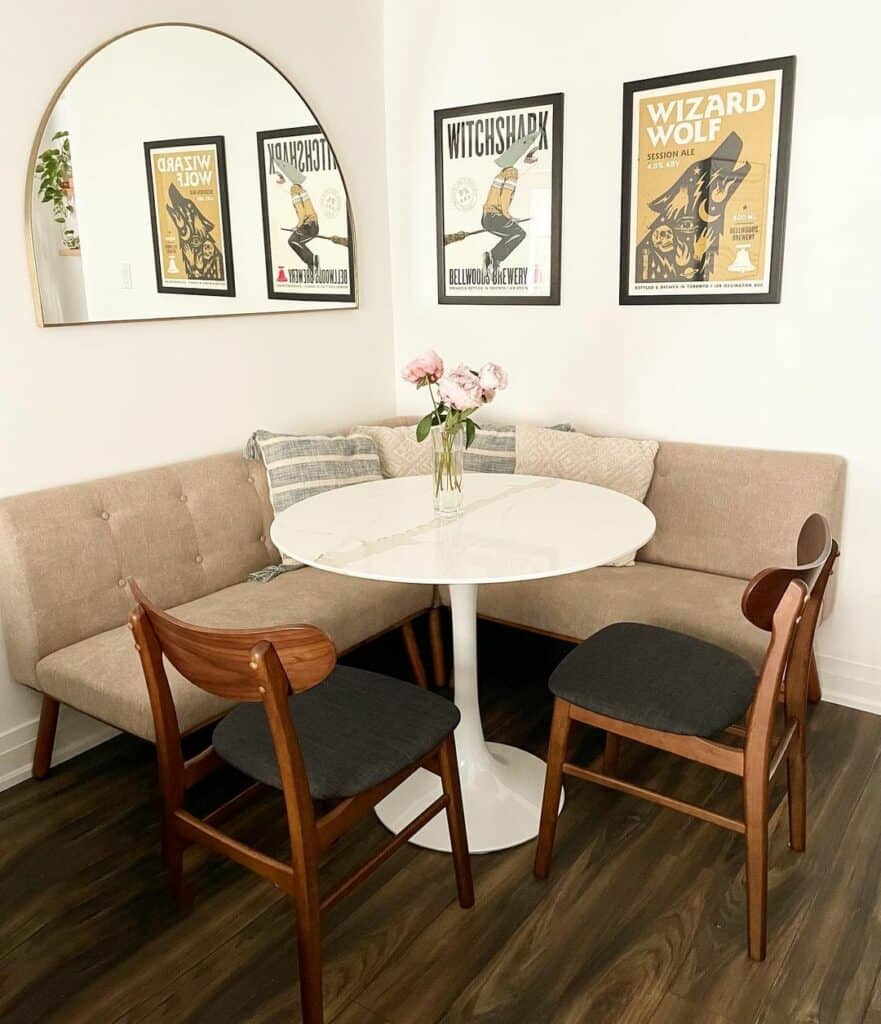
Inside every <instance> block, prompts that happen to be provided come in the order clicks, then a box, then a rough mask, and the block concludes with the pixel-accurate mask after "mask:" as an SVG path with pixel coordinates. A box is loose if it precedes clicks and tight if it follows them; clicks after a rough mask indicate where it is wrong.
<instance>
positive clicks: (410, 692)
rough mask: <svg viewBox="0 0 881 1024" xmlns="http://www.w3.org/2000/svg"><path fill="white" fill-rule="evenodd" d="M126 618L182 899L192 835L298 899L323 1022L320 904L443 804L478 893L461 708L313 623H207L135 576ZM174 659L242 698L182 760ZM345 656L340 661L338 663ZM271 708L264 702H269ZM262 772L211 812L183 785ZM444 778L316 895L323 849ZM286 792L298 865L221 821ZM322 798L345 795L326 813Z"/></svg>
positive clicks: (317, 1022) (309, 996)
mask: <svg viewBox="0 0 881 1024" xmlns="http://www.w3.org/2000/svg"><path fill="white" fill-rule="evenodd" d="M130 586H131V591H132V594H133V595H134V599H135V601H136V602H137V607H136V608H135V610H134V611H133V612H132V614H131V618H130V625H131V628H132V631H133V632H134V636H135V647H136V649H137V651H138V653H139V655H140V658H141V665H142V666H143V670H144V676H145V679H146V682H147V689H148V691H149V694H150V704H151V707H152V711H153V719H154V723H155V730H156V746H157V752H158V759H159V780H160V787H161V794H162V849H163V854H164V858H165V861H166V865H167V868H168V871H169V875H170V879H171V885H172V889H173V891H174V895H175V897H176V899H177V901H178V904H179V905H181V906H185V905H187V904H188V903H189V893H188V890H187V887H186V886H185V883H184V870H183V868H184V863H183V856H184V851H185V849H186V848H187V847H188V846H190V845H192V844H199V845H201V846H204V847H207V848H208V849H209V850H212V851H213V852H215V853H219V854H222V855H224V856H226V857H229V858H231V859H232V860H234V861H237V862H238V863H239V864H242V865H244V866H245V867H248V868H250V869H251V870H252V871H255V872H256V873H257V874H258V875H262V876H263V877H264V878H266V879H268V880H269V881H270V882H272V883H273V885H275V886H277V887H278V888H280V889H282V890H283V891H284V892H286V893H288V894H289V895H291V896H292V897H293V901H294V906H295V909H296V924H297V950H298V958H299V965H300V998H301V1003H302V1010H303V1020H304V1022H305V1024H322V1022H323V1020H324V1014H323V999H322V966H321V930H320V915H321V913H322V912H323V911H326V910H328V909H329V908H330V907H332V906H334V905H335V904H336V903H337V902H338V901H339V900H340V899H342V897H344V896H346V895H348V893H350V892H351V891H352V890H353V889H354V888H355V886H356V885H357V884H358V883H359V882H361V881H363V880H364V879H365V878H367V876H368V875H369V874H371V872H373V871H374V870H375V869H376V868H377V867H379V865H380V864H382V863H383V862H384V861H386V860H387V859H388V857H389V856H390V855H391V854H392V853H394V852H395V851H396V850H398V849H400V848H401V847H402V846H403V845H404V844H405V843H406V842H407V841H408V840H409V839H410V838H411V837H412V836H413V835H415V833H416V832H418V831H419V829H421V828H422V827H423V826H424V825H425V824H426V823H427V822H428V821H430V820H431V819H432V818H433V817H434V816H435V815H436V814H439V813H440V812H441V811H446V815H447V821H448V824H449V830H450V843H451V846H452V853H453V856H452V860H453V868H454V871H455V876H456V886H457V890H458V896H459V903H460V905H461V906H462V907H470V906H472V905H473V903H474V891H473V885H472V879H471V864H470V859H469V854H468V843H467V838H466V834H465V819H464V816H463V812H462V797H461V792H460V788H459V769H458V764H457V760H456V747H455V742H454V740H453V730H454V728H455V727H456V725H457V723H458V721H459V712H458V710H457V709H456V708H455V706H454V705H453V704H452V703H451V702H450V701H448V700H445V699H444V698H443V697H440V696H438V695H437V694H433V693H429V692H427V691H426V690H424V689H421V688H419V687H417V686H413V685H412V684H409V683H404V682H401V681H400V680H397V679H392V678H390V677H388V676H383V675H379V674H377V673H375V672H367V671H364V670H362V669H356V668H350V667H347V666H336V652H335V650H334V646H333V643H332V641H331V640H330V638H329V637H328V636H327V635H326V634H325V633H323V632H322V631H321V630H320V629H318V628H317V627H315V626H309V625H297V626H285V627H277V628H271V629H235V630H233V629H205V628H202V627H200V626H193V625H190V624H189V623H185V622H181V621H180V620H178V619H175V618H173V617H172V616H170V615H168V614H166V613H165V612H163V611H161V610H160V609H159V608H157V607H156V606H155V605H153V604H151V603H150V601H149V600H148V599H147V598H146V597H145V595H144V593H143V592H142V591H141V589H140V587H139V586H138V585H137V583H135V582H133V581H132V582H131V583H130ZM163 657H164V658H166V659H167V660H168V661H169V662H170V663H171V664H172V665H173V666H174V667H175V668H176V669H177V670H178V672H180V673H181V675H183V676H184V677H185V678H186V679H187V680H189V681H190V682H192V683H193V684H194V685H196V686H199V687H201V688H202V689H203V690H207V691H208V692H209V693H212V694H215V695H216V696H218V697H226V698H229V699H231V700H234V701H239V702H241V703H240V704H238V706H236V707H235V708H234V709H233V710H232V711H230V712H229V714H227V716H226V717H225V718H223V719H222V720H221V721H220V723H219V724H218V725H217V726H216V727H215V729H214V735H213V743H212V745H211V746H209V747H208V748H207V750H205V751H203V752H202V753H200V754H199V755H197V756H196V757H193V758H190V759H189V760H186V761H185V760H184V756H183V751H182V749H181V738H180V731H179V729H178V722H177V717H176V715H175V709H174V701H173V698H172V694H171V690H170V688H169V683H168V677H167V675H166V672H165V667H164V663H163ZM335 666H336V667H335ZM261 705H262V707H261ZM225 763H226V764H231V765H232V766H233V767H235V768H237V769H239V770H240V771H241V772H243V773H244V774H245V775H246V776H248V777H250V778H251V779H253V780H254V783H253V784H252V785H250V786H249V787H248V788H247V789H245V790H244V791H243V792H242V793H240V794H239V795H238V796H236V797H234V798H233V799H232V800H229V801H227V803H226V804H224V805H222V806H220V807H219V808H217V809H216V810H214V811H213V812H211V813H210V814H207V815H206V816H205V817H203V818H199V817H196V816H195V815H194V814H192V813H190V812H189V811H188V810H187V809H186V807H185V793H186V790H187V789H188V788H189V787H190V786H192V785H193V784H195V783H196V782H198V781H199V780H201V779H203V778H204V777H205V776H206V775H208V774H209V773H210V772H211V771H213V770H214V769H216V768H219V767H220V766H222V765H223V764H225ZM419 767H422V768H426V769H428V770H429V771H431V772H434V773H435V774H437V775H439V776H440V779H441V784H442V793H441V795H440V796H439V797H438V798H437V799H436V800H434V801H433V802H432V803H431V804H429V806H428V807H426V808H425V810H424V811H422V812H421V813H420V814H419V815H417V816H416V817H415V818H414V819H413V821H412V822H411V823H410V824H409V825H407V827H406V828H404V829H403V830H402V831H401V832H399V833H398V834H397V835H396V836H394V838H392V839H391V841H390V842H388V843H387V844H386V845H385V846H384V847H383V848H382V849H381V850H380V851H379V852H378V853H377V854H376V855H375V856H374V857H373V858H372V859H371V860H369V861H367V863H365V864H364V865H362V866H361V867H360V868H359V869H358V870H356V871H355V872H354V873H353V874H352V875H351V876H349V877H348V878H347V879H345V880H344V881H343V882H342V883H341V884H340V885H339V886H337V887H336V888H335V889H333V890H332V891H331V892H329V893H327V894H326V895H324V896H321V895H320V893H319V879H318V862H319V858H320V856H321V855H322V854H323V853H324V851H325V850H327V848H328V847H329V846H330V845H331V844H332V843H333V842H334V841H335V840H336V839H338V838H339V837H340V836H341V835H342V834H343V833H344V832H346V831H347V830H348V829H349V828H351V827H352V826H353V825H354V824H355V823H356V822H357V821H359V820H360V819H362V818H363V817H364V816H365V815H367V814H368V813H369V812H370V811H371V810H372V809H373V807H374V806H375V805H376V804H377V803H378V802H379V801H380V800H382V799H383V797H385V796H387V795H388V794H389V793H390V792H391V791H392V790H393V789H395V787H397V786H398V785H400V783H401V782H403V781H404V779H406V778H407V777H408V776H409V775H411V774H412V773H413V772H414V771H416V769H417V768H419ZM267 785H268V786H270V787H273V788H275V789H279V790H281V791H282V793H283V794H284V802H285V809H286V812H287V820H288V831H289V834H290V850H291V857H290V862H286V861H281V860H276V859H275V858H273V857H269V856H267V855H266V854H264V853H261V852H259V851H257V850H256V849H253V848H252V847H250V846H247V845H245V844H244V843H242V842H240V841H238V840H237V839H234V838H232V837H231V836H230V835H228V834H227V833H225V832H223V831H221V829H220V828H219V827H218V826H219V825H221V824H222V823H223V822H224V821H225V820H226V819H227V818H228V817H230V816H231V815H232V814H233V813H234V812H235V811H236V810H238V809H239V808H240V807H242V806H243V805H244V804H245V803H246V802H247V801H248V800H250V799H251V798H252V797H253V796H255V795H257V794H258V793H259V792H260V790H261V789H262V788H263V787H264V786H267ZM313 800H320V801H335V803H334V805H333V806H332V807H331V809H330V810H328V811H326V812H325V813H323V814H322V815H321V816H316V810H315V807H314V805H313Z"/></svg>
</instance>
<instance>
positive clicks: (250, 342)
mask: <svg viewBox="0 0 881 1024" xmlns="http://www.w3.org/2000/svg"><path fill="white" fill-rule="evenodd" d="M4 14H5V17H4V25H3V33H2V34H0V95H3V96H4V97H5V98H6V100H7V101H8V102H6V103H5V105H4V119H3V127H4V133H3V143H4V144H3V152H4V159H3V160H2V162H0V204H2V205H0V211H2V215H0V219H2V222H3V224H4V225H5V226H6V228H7V232H8V237H7V244H6V245H4V246H3V247H2V250H0V309H2V323H3V331H2V336H0V338H2V340H0V495H6V494H13V493H17V492H21V491H28V490H33V489H35V488H39V487H46V486H51V485H54V484H61V483H67V482H72V481H78V480H86V479H89V478H90V477H94V476H100V475H102V474H109V473H117V472H123V471H126V470H130V469H137V468H139V467H145V466H151V465H158V464H161V463H165V462H171V461H175V460H178V459H185V458H189V457H194V456H199V455H202V454H207V453H209V452H217V451H224V450H228V449H233V448H236V447H238V446H240V445H241V444H242V443H243V441H244V439H245V438H246V437H247V436H248V434H250V432H251V431H252V430H253V429H254V428H255V427H258V426H263V427H267V428H270V429H286V428H296V429H307V430H311V429H320V428H323V427H327V426H330V427H335V426H338V425H339V424H340V422H341V421H343V422H345V421H351V422H353V423H354V422H357V421H359V420H363V419H368V418H376V417H380V416H384V415H389V414H390V413H391V412H392V411H393V405H394V396H393V384H392V378H393V374H392V365H393V364H392V350H391V344H392V342H391V335H392V323H391V310H390V289H389V278H388V263H389V256H388V227H387V225H388V214H387V208H386V198H385V197H386V183H385V148H384V130H385V129H384V115H383V68H382V61H381V52H382V6H381V4H380V2H379V0H367V2H365V0H324V2H323V3H321V4H316V5H311V6H310V5H303V4H297V5H295V4H293V3H278V2H276V0H252V2H250V3H246V4H243V3H241V2H239V0H215V2H214V3H212V4H211V5H210V8H209V7H206V6H205V5H204V4H200V3H197V2H195V0H129V2H128V3H125V4H120V3H116V2H112V0H90V2H89V3H87V4H85V3H80V4H71V3H69V2H67V0H45V2H44V3H42V4H40V5H31V6H29V5H22V4H18V5H15V6H13V7H10V8H9V9H8V10H5V11H4ZM163 20H165V21H172V20H175V21H191V22H208V23H210V25H211V27H215V28H219V29H222V30H224V31H226V32H229V33H231V34H233V35H235V36H237V37H239V38H240V39H242V40H243V41H244V42H246V43H248V44H249V45H251V46H253V47H254V48H256V49H257V50H259V51H260V52H262V53H264V54H265V55H266V57H267V58H268V59H269V60H271V61H272V62H273V63H274V64H276V65H277V66H278V67H280V68H281V69H282V70H283V71H284V72H285V73H286V74H287V75H288V77H289V78H290V79H291V80H292V81H293V82H294V83H295V84H296V85H297V86H298V88H299V89H301V90H302V92H303V95H304V96H305V97H306V99H307V100H308V101H309V103H310V104H311V105H312V107H313V109H314V110H315V112H316V114H317V115H318V117H319V118H320V119H321V121H322V123H323V124H324V126H325V128H326V129H327V132H328V134H329V136H330V138H331V139H332V141H333V145H334V148H335V150H336V153H337V156H338V158H339V161H340V165H341V167H342V168H343V171H344V172H345V173H346V176H347V180H348V184H349V188H350V191H351V196H350V197H351V202H352V209H353V212H354V219H355V226H356V230H357V233H358V243H359V256H360V259H359V284H360V299H361V308H360V309H359V310H354V311H353V310H343V311H336V312H321V313H301V314H278V315H266V316H248V317H228V318H220V319H206V320H190V321H174V322H164V323H157V322H145V323H138V324H102V325H94V326H84V327H58V328H51V329H42V330H41V329H39V328H37V327H36V324H35V318H34V310H33V303H32V301H31V286H30V281H29V276H28V269H27V267H28V262H27V257H26V249H25V244H24V235H23V231H22V230H21V228H20V226H21V225H22V224H23V220H24V210H23V197H24V194H25V190H26V189H25V186H26V182H25V178H26V173H27V161H28V153H29V151H30V147H31V144H32V142H33V135H34V132H35V131H36V128H37V125H38V123H39V121H40V118H41V116H42V115H43V111H44V108H45V106H46V104H47V103H48V102H49V99H50V98H51V96H52V93H53V92H54V90H55V88H56V87H57V86H58V84H59V83H60V81H61V79H62V78H63V77H64V75H66V74H67V72H68V71H69V70H70V68H72V67H73V65H74V64H75V63H76V62H77V61H79V60H80V59H81V58H82V57H83V56H84V55H85V53H87V52H88V51H89V50H90V49H92V48H93V47H95V46H97V45H98V44H100V43H102V42H103V41H105V40H106V39H107V38H108V37H110V36H112V35H115V34H117V33H119V32H122V31H125V30H126V29H129V28H133V27H136V26H138V25H142V24H147V23H151V22H158V21H163ZM328 41H332V49H333V54H334V59H333V60H330V59H328V47H327V46H325V43H327V42H328ZM28 185H29V183H28ZM0 666H2V668H0V784H2V780H3V778H4V777H6V778H7V781H9V780H10V779H11V778H14V777H18V773H19V770H20V769H21V768H22V766H23V765H24V764H25V763H26V760H27V757H28V754H29V747H30V743H31V742H32V739H33V735H34V724H35V716H36V713H37V710H38V701H37V699H36V698H35V695H34V694H32V693H31V692H30V691H28V690H25V689H24V688H22V687H19V686H17V685H15V684H14V683H12V682H10V681H9V679H8V677H7V676H6V674H5V672H6V669H5V658H4V657H3V653H2V651H0ZM94 735H95V733H94V731H92V729H91V727H90V726H87V725H85V724H84V723H83V720H82V719H79V720H77V718H76V716H67V718H66V719H65V718H63V719H62V726H61V728H60V732H59V746H60V748H61V750H62V752H65V751H66V752H70V751H72V750H74V749H76V748H77V747H78V746H81V745H83V744H86V743H87V742H89V740H90V739H93V738H94Z"/></svg>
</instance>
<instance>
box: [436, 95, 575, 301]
mask: <svg viewBox="0 0 881 1024" xmlns="http://www.w3.org/2000/svg"><path fill="white" fill-rule="evenodd" d="M434 138H435V142H434V145H435V189H436V201H437V299H438V302H440V303H470V304H506V305H520V304H522V305H559V304H560V220H561V210H562V183H563V94H562V93H553V94H550V95H547V96H531V97H527V98H523V99H516V100H504V101H501V102H498V103H481V104H477V105H474V106H468V107H452V108H449V109H446V110H436V111H435V112H434Z"/></svg>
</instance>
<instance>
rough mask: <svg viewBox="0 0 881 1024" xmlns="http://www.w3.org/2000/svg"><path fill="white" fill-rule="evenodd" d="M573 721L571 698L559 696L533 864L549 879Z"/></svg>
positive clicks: (538, 872)
mask: <svg viewBox="0 0 881 1024" xmlns="http://www.w3.org/2000/svg"><path fill="white" fill-rule="evenodd" d="M571 724H572V723H571V719H570V718H569V703H568V701H565V700H560V699H559V697H558V698H556V699H555V700H554V717H553V720H552V721H551V739H550V743H549V745H548V767H547V772H546V773H545V788H544V796H543V797H542V802H541V821H540V823H539V827H538V845H537V847H536V850H535V864H534V867H533V871H534V872H535V877H536V878H547V877H548V874H549V873H550V870H551V857H552V856H553V852H554V839H555V837H556V834H557V815H558V814H559V810H560V793H561V792H562V790H563V762H564V761H565V760H566V750H567V747H568V745H569V729H570V727H571Z"/></svg>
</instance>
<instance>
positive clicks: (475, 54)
mask: <svg viewBox="0 0 881 1024" xmlns="http://www.w3.org/2000/svg"><path fill="white" fill-rule="evenodd" d="M503 9H504V14H503V15H500V13H499V12H500V10H501V8H499V7H498V5H495V6H494V5H480V4H475V3H473V2H472V0H467V2H466V0H448V2H447V3H444V4H437V3H429V2H427V0H415V2H414V0H386V18H385V42H386V55H385V56H386V103H387V132H388V136H387V147H388V163H389V175H388V178H389V198H390V215H391V244H392V256H393V263H392V269H393V295H394V315H395V347H396V357H397V361H398V362H399V363H401V362H403V361H404V360H405V359H407V358H409V357H410V356H411V355H412V354H416V353H418V352H420V351H422V350H423V349H424V348H426V347H427V346H429V345H430V346H433V347H435V348H437V349H438V350H439V351H440V352H441V353H442V354H443V355H444V356H445V357H446V358H447V359H448V360H449V361H452V362H457V361H459V360H465V361H468V362H469V363H471V364H474V363H480V362H482V361H483V360H486V359H494V360H497V361H499V362H501V363H503V364H504V365H506V366H507V367H508V369H509V370H510V374H511V387H510V390H509V391H507V392H505V393H504V394H503V395H502V396H501V397H500V399H498V400H497V401H498V406H497V408H495V409H494V410H493V412H494V415H495V418H496V419H498V418H502V419H503V420H504V419H517V418H518V417H520V418H529V419H532V420H535V421H547V422H555V421H557V420H562V419H571V420H572V421H573V422H575V423H576V424H580V425H582V426H586V427H590V428H591V429H593V430H595V431H597V432H602V431H607V432H609V433H622V434H628V433H632V434H635V435H642V436H651V437H658V438H666V439H675V440H690V441H705V442H711V443H723V444H733V445H748V446H755V447H765V448H775V447H777V448H792V449H802V450H820V451H831V452H838V453H840V454H842V455H844V456H846V458H847V459H848V462H849V469H848V473H849V482H848V493H847V508H846V521H845V525H844V529H843V550H844V555H843V557H842V559H841V564H840V576H839V580H838V584H839V589H838V600H837V604H836V609H835V614H834V616H833V617H832V618H831V619H830V620H829V622H828V623H827V624H825V625H824V626H823V627H822V629H821V634H820V637H819V650H820V652H821V653H822V655H823V657H822V658H821V671H822V672H823V675H824V682H825V686H826V692H827V695H829V696H831V697H834V698H835V699H839V700H842V701H846V702H849V703H853V704H855V705H857V706H864V707H870V708H872V709H874V710H877V711H881V631H879V630H878V628H877V624H876V623H877V617H878V614H879V612H881V548H879V546H878V543H877V534H878V528H877V521H878V514H879V513H878V510H879V507H881V455H879V437H881V429H879V428H881V415H879V412H878V410H879V405H881V403H879V386H881V346H879V317H878V314H877V312H876V309H877V302H876V299H875V296H876V294H877V281H876V278H877V273H878V258H877V249H878V242H877V238H876V235H877V227H876V225H875V220H876V219H877V217H878V215H879V212H881V210H879V201H878V182H879V171H878V168H879V166H881V117H879V109H881V93H879V87H878V78H877V54H876V50H877V39H878V29H879V24H881V23H879V13H878V7H877V4H876V3H874V0H854V2H852V3H850V4H847V5H839V6H837V7H836V6H834V5H826V6H825V7H824V8H823V12H822V17H820V15H819V12H817V13H816V14H815V13H814V12H815V10H816V8H812V7H811V6H810V5H805V4H804V3H801V2H798V0H769V2H767V3H765V4H762V5H761V8H760V9H757V10H756V11H754V12H751V13H750V14H749V15H748V16H747V15H746V14H745V13H744V11H742V10H740V9H737V10H734V9H728V10H727V11H726V9H725V8H722V7H718V6H717V7H714V8H713V9H712V11H709V10H708V8H707V5H706V4H705V3H703V2H702V0H681V2H680V3H678V4H677V5H676V6H675V10H673V9H671V8H670V6H669V5H664V4H650V3H647V2H636V0H623V2H620V3H616V4H602V5H601V4H589V3H584V2H583V0H551V2H549V3H545V4H543V5H539V6H536V4H535V3H534V2H533V0H506V2H505V4H504V7H503ZM788 54H795V55H796V56H797V57H798V71H797V78H796V89H795V121H794V135H793V151H792V170H791V179H790V192H789V222H788V228H787V237H786V258H785V268H784V278H783V301H782V304H781V305H779V306H761V305H752V306H751V305H744V306H735V305H732V306H722V307H719V306H715V307H714V306H691V307H687V306H686V307H675V306H668V307H663V306H646V307H621V306H619V305H618V230H619V216H618V209H619V197H620V173H621V170H620V164H621V86H622V83H623V82H624V81H628V80H632V79H637V78H647V77H650V76H653V75H663V74H670V73H674V72H679V71H688V70H695V69H698V68H701V67H711V66H714V65H722V64H729V63H735V62H738V61H747V60H758V59H761V58H767V57H778V56H785V55H788ZM550 92H563V93H565V108H566V109H565V118H566V119H565V137H564V171H563V182H564V193H563V254H562V257H563V258H562V262H563V271H562V305H561V306H560V307H559V308H553V307H551V308H548V307H544V308H541V307H537V308H523V307H480V306H439V305H438V304H437V301H436V284H435V281H436V278H435V235H434V232H435V215H434V154H433V135H432V124H433V122H432V111H433V110H435V109H437V108H441V107H451V106H457V105H464V104H469V103H478V102H485V101H489V100H497V99H508V98H514V97H517V96H531V95H535V94H540V93H550ZM421 398H422V396H421V395H418V396H417V395H416V394H415V393H414V392H413V390H412V389H411V388H409V387H408V386H406V385H404V384H399V390H398V404H399V411H400V412H415V411H422V406H423V402H422V401H421Z"/></svg>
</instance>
